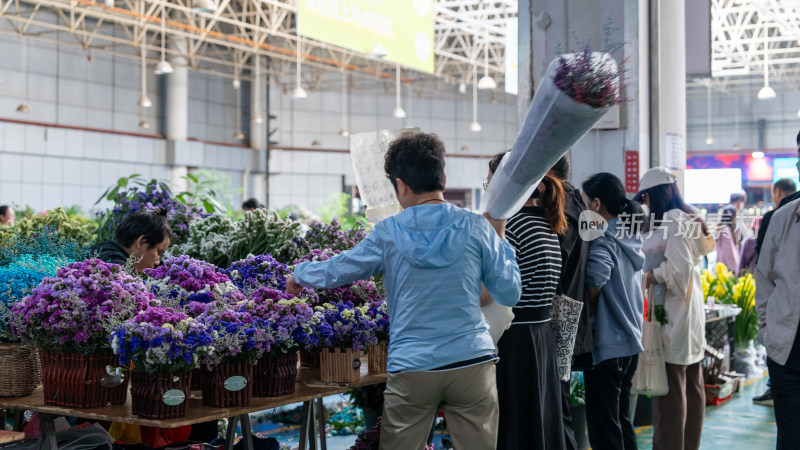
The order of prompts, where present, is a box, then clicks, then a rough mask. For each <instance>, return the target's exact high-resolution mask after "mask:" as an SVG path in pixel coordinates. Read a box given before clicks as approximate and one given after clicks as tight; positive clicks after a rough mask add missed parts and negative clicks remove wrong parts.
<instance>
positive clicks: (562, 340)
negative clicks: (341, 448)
mask: <svg viewBox="0 0 800 450" xmlns="http://www.w3.org/2000/svg"><path fill="white" fill-rule="evenodd" d="M582 309H583V303H581V302H579V301H577V300H573V299H571V298H569V297H567V296H566V295H561V294H559V295H556V296H555V297H554V298H553V309H552V310H551V316H552V318H551V320H550V325H551V326H552V327H553V331H554V333H555V335H556V358H558V375H559V378H561V380H562V381H569V378H570V372H571V369H572V367H571V365H572V352H573V351H574V350H575V337H576V336H577V335H578V325H579V323H580V320H581V310H582Z"/></svg>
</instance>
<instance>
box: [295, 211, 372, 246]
mask: <svg viewBox="0 0 800 450" xmlns="http://www.w3.org/2000/svg"><path fill="white" fill-rule="evenodd" d="M366 236H367V232H366V230H365V229H364V226H363V225H361V224H358V225H356V226H355V227H354V228H351V229H349V230H345V229H343V228H342V226H341V225H340V224H339V221H338V220H336V219H335V218H334V219H333V220H331V222H330V223H324V222H312V223H310V224H309V225H308V231H307V232H306V235H305V237H304V238H303V239H304V243H305V247H306V249H307V250H309V251H310V250H312V249H315V248H330V249H333V250H340V251H341V250H350V249H351V248H353V247H355V246H356V244H358V243H359V242H361V241H362V240H364V238H365V237H366Z"/></svg>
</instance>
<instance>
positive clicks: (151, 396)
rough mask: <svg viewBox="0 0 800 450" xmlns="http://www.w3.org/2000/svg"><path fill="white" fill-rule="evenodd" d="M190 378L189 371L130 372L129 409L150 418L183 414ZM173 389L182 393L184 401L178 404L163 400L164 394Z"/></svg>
mask: <svg viewBox="0 0 800 450" xmlns="http://www.w3.org/2000/svg"><path fill="white" fill-rule="evenodd" d="M191 378H192V373H191V372H187V373H181V374H174V375H171V374H161V375H156V374H151V373H139V372H133V374H131V410H132V411H133V414H134V415H136V416H138V417H141V418H143V419H152V420H163V419H178V418H181V417H183V416H185V415H186V405H187V404H188V403H189V394H190V390H189V386H190V385H191ZM174 390H179V391H181V392H182V393H183V395H184V401H183V402H181V403H180V404H178V405H168V404H167V403H165V402H164V394H165V393H167V392H169V391H174Z"/></svg>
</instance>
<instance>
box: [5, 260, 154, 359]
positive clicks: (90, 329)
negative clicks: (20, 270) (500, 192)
mask: <svg viewBox="0 0 800 450" xmlns="http://www.w3.org/2000/svg"><path fill="white" fill-rule="evenodd" d="M152 304H157V302H156V300H155V299H154V297H153V295H152V294H150V293H149V292H148V290H147V287H145V285H144V284H143V283H142V282H141V280H139V279H138V278H136V277H133V276H131V275H128V274H127V273H125V271H124V270H123V269H122V267H120V266H118V265H116V264H109V263H105V262H103V261H100V260H99V259H89V260H86V261H81V262H76V263H72V264H69V265H67V266H66V267H62V268H60V269H58V270H57V271H56V276H55V277H46V278H44V279H43V280H42V282H41V283H39V285H38V286H36V287H35V288H34V289H33V290H32V291H31V293H30V294H29V295H28V296H26V297H25V298H23V299H22V301H20V302H18V303H17V304H16V305H14V307H13V308H12V312H13V314H14V319H13V322H12V331H13V332H14V333H16V334H18V335H19V336H21V337H22V338H23V339H26V340H30V341H32V342H34V343H35V344H36V346H37V347H39V348H41V349H43V350H57V351H60V352H73V353H82V354H87V355H88V354H92V353H95V352H98V351H103V350H105V349H107V348H108V346H109V342H108V336H109V332H110V330H111V329H113V328H114V326H116V325H117V324H118V323H121V322H122V321H124V320H127V319H128V318H130V317H133V316H134V315H135V314H137V313H138V312H140V311H142V310H143V309H145V308H146V307H148V306H150V305H152Z"/></svg>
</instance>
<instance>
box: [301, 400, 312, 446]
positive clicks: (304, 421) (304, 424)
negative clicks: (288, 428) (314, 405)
mask: <svg viewBox="0 0 800 450" xmlns="http://www.w3.org/2000/svg"><path fill="white" fill-rule="evenodd" d="M310 412H311V402H310V401H305V402H303V408H302V409H301V411H300V447H298V448H299V450H306V448H307V447H306V442H307V441H308V416H309V413H310Z"/></svg>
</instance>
